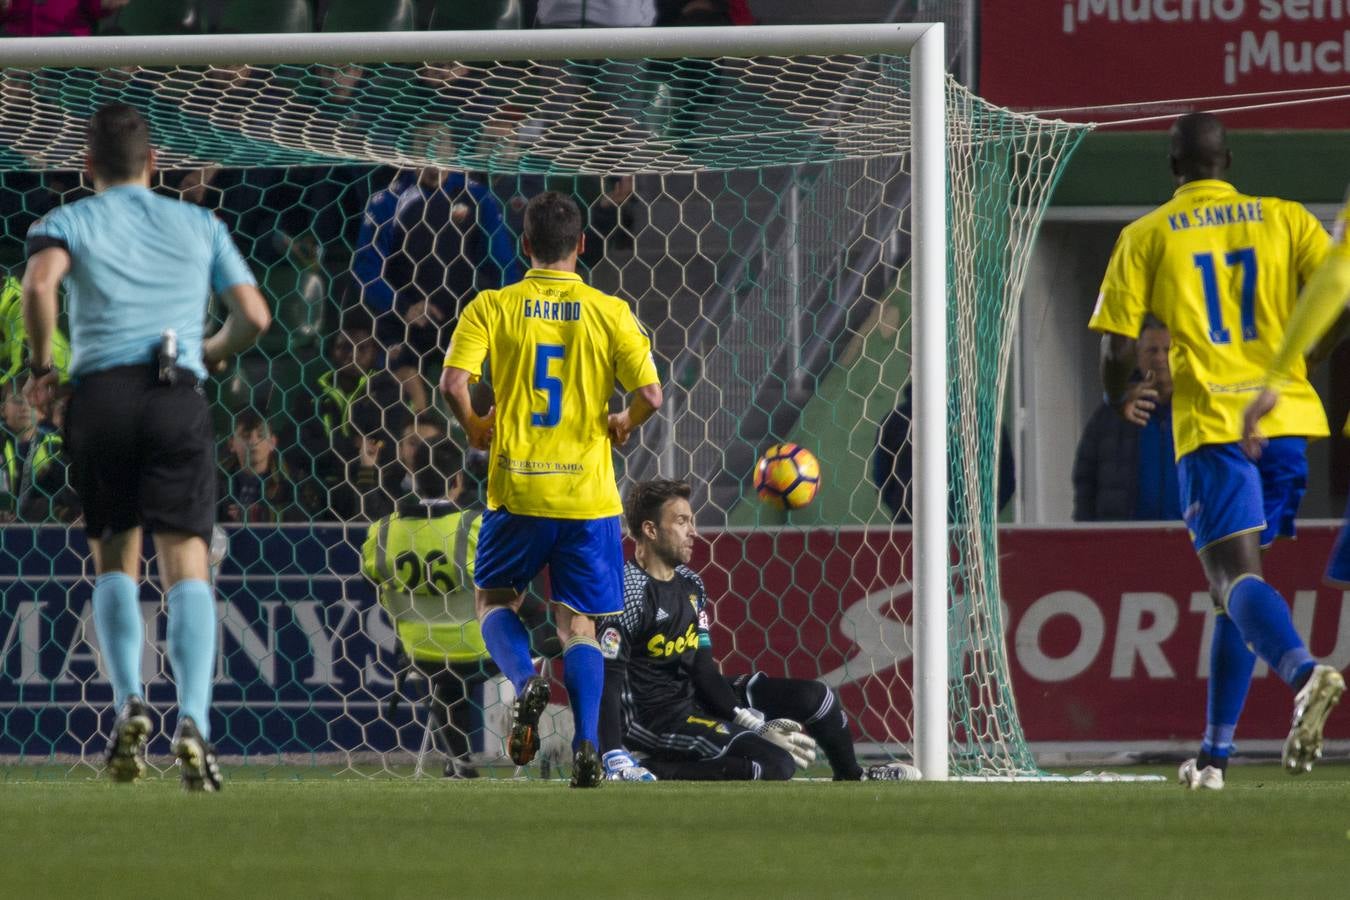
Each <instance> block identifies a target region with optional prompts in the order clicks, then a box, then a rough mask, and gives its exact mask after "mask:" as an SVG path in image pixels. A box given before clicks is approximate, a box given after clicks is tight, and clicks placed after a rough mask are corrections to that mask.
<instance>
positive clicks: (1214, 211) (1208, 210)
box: [1167, 200, 1266, 231]
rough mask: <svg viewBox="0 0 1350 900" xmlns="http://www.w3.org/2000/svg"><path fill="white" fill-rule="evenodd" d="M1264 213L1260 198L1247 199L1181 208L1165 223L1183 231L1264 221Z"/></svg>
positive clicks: (1175, 229) (1174, 229)
mask: <svg viewBox="0 0 1350 900" xmlns="http://www.w3.org/2000/svg"><path fill="white" fill-rule="evenodd" d="M1265 220H1266V218H1265V213H1264V212H1263V211H1262V209H1261V201H1260V200H1248V201H1246V202H1245V203H1216V204H1214V205H1213V206H1197V207H1196V208H1195V209H1193V210H1191V211H1190V212H1187V211H1186V210H1184V209H1183V210H1182V211H1181V212H1179V213H1176V214H1175V215H1170V216H1168V217H1167V224H1168V226H1169V227H1171V229H1172V230H1173V231H1185V230H1186V229H1188V228H1208V227H1209V226H1211V225H1233V224H1235V223H1237V222H1264V221H1265Z"/></svg>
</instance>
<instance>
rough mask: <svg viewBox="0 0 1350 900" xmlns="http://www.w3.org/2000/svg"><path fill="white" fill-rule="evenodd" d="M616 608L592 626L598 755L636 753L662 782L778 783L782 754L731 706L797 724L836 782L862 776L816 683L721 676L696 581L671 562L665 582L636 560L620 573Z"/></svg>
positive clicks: (835, 708) (783, 774)
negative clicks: (599, 665) (620, 599)
mask: <svg viewBox="0 0 1350 900" xmlns="http://www.w3.org/2000/svg"><path fill="white" fill-rule="evenodd" d="M623 594H624V608H623V612H622V613H620V614H619V615H618V616H612V617H607V618H604V619H601V620H600V621H599V623H597V626H596V634H597V637H598V639H599V642H600V650H601V652H602V653H603V654H604V657H605V692H604V698H603V700H602V702H601V711H600V742H601V744H602V745H603V747H602V749H604V750H613V749H617V748H620V747H625V746H626V747H628V748H629V749H636V750H642V751H644V753H645V754H646V762H645V763H644V764H645V765H646V766H647V767H648V768H649V769H651V770H652V771H653V772H655V773H656V775H657V777H658V778H662V779H715V780H733V779H754V778H764V779H786V778H791V777H792V774H793V772H794V771H795V764H794V763H793V761H792V757H791V756H790V755H789V754H788V752H787V751H786V750H783V749H782V748H781V747H778V746H777V745H775V744H773V743H771V742H769V741H767V740H765V739H764V738H762V737H760V736H758V735H757V734H755V733H754V732H752V731H749V730H747V729H745V728H742V727H741V726H739V725H737V724H735V722H734V721H733V720H734V719H735V717H736V708H737V707H753V708H754V709H757V710H758V711H759V712H760V713H762V714H764V715H765V716H767V717H769V718H778V717H782V718H791V719H795V720H796V721H798V722H800V723H802V725H803V726H804V729H805V730H806V731H807V733H809V734H811V736H812V737H814V738H815V739H816V741H817V742H819V743H820V745H821V747H822V748H823V749H824V750H825V752H826V755H827V756H828V757H829V759H830V762H831V765H832V766H833V767H834V769H835V774H836V777H843V778H850V779H856V778H858V777H860V776H861V773H862V770H861V769H860V768H859V767H858V764H857V760H856V759H855V758H854V755H853V742H852V738H851V736H850V735H849V733H848V726H847V724H845V722H844V718H843V712H842V710H840V709H839V705H838V702H837V700H836V699H835V697H834V693H833V692H832V691H831V690H830V689H829V688H827V687H826V686H825V685H823V684H821V683H820V682H817V681H806V680H802V679H795V678H768V677H766V676H764V675H762V674H758V673H757V674H755V675H753V676H741V677H740V678H737V679H736V680H735V681H734V682H732V681H728V680H727V679H726V678H725V677H723V675H722V673H721V671H720V670H719V669H718V666H717V660H716V658H715V657H714V656H713V652H712V636H711V634H710V633H709V630H708V624H709V617H708V609H707V602H708V599H707V592H706V591H705V590H704V587H703V580H702V579H701V578H699V577H698V575H697V574H695V573H694V571H693V570H692V569H689V568H688V567H686V566H679V567H678V568H676V570H675V575H674V577H673V578H671V579H670V580H669V581H658V580H656V579H655V578H652V577H651V576H650V575H648V574H647V572H646V571H645V570H643V569H642V568H641V567H640V566H638V565H637V563H635V562H631V561H630V562H629V563H627V564H626V565H625V566H624V571H623Z"/></svg>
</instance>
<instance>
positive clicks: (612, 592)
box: [473, 509, 623, 616]
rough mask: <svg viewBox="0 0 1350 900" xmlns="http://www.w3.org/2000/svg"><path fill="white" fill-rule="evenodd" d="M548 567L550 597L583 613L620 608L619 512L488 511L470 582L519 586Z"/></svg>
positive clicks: (605, 612) (488, 586)
mask: <svg viewBox="0 0 1350 900" xmlns="http://www.w3.org/2000/svg"><path fill="white" fill-rule="evenodd" d="M545 566H548V577H549V585H550V587H551V588H552V592H553V600H554V602H557V603H561V604H562V605H563V606H566V607H567V608H568V609H570V610H572V611H573V612H578V613H581V614H582V615H586V616H603V615H614V614H616V613H620V612H623V543H622V536H621V533H620V527H619V517H618V516H610V517H609V518H605V519H553V518H548V517H546V516H521V515H517V514H515V513H512V512H508V511H507V510H505V509H493V510H488V512H486V513H485V514H484V515H483V525H482V528H481V529H480V530H479V532H478V555H477V556H476V557H475V560H474V569H473V582H474V584H475V585H477V586H478V587H480V588H483V589H485V590H490V589H494V588H511V589H512V590H515V591H517V592H520V591H524V590H525V588H526V587H528V586H529V584H530V582H531V581H533V580H534V578H535V576H536V575H538V574H539V573H540V572H541V571H543V569H544V567H545Z"/></svg>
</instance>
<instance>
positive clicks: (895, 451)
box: [872, 384, 1017, 525]
mask: <svg viewBox="0 0 1350 900" xmlns="http://www.w3.org/2000/svg"><path fill="white" fill-rule="evenodd" d="M910 387H911V386H910V385H908V384H907V385H905V387H904V390H903V391H901V394H900V405H899V406H897V407H896V408H895V409H894V410H893V411H892V412H891V414H890V415H889V416H887V417H886V420H885V421H884V422H882V423H881V428H880V429H879V431H878V433H877V449H876V452H875V453H874V454H873V456H872V480H873V481H874V482H876V485H877V487H879V488H880V489H881V502H882V503H884V504H885V505H886V508H887V509H889V510H890V511H891V516H892V518H893V519H894V520H895V522H896V524H899V525H908V524H909V523H910V522H911V521H913V516H914V497H913V496H912V495H911V492H910V489H909V487H910V483H911V482H912V481H913V480H914V445H913V443H912V442H911V440H910V434H909V423H910V422H911V421H913V419H914V399H913V397H912V395H911V394H910ZM1015 490H1017V470H1016V466H1015V465H1014V464H1013V449H1012V438H1011V437H1009V436H1008V426H1007V425H1004V426H1003V427H1001V428H1000V429H999V453H998V511H1000V512H1001V511H1002V510H1003V508H1004V507H1005V506H1007V505H1008V501H1009V500H1011V499H1012V495H1013V492H1014V491H1015ZM955 497H956V495H955V494H954V493H953V492H952V491H950V490H949V491H948V492H947V516H948V518H949V519H950V520H952V521H956V520H957V518H958V514H959V511H958V510H957V508H956V506H955V504H954V502H953V501H954V500H955Z"/></svg>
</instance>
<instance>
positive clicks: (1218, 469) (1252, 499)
mask: <svg viewBox="0 0 1350 900" xmlns="http://www.w3.org/2000/svg"><path fill="white" fill-rule="evenodd" d="M1307 449H1308V439H1307V438H1304V437H1277V438H1271V439H1270V443H1268V444H1266V447H1265V449H1264V450H1263V451H1262V452H1261V458H1260V459H1259V460H1252V459H1251V458H1249V457H1248V456H1247V454H1245V453H1243V452H1242V448H1241V447H1240V446H1238V445H1237V444H1206V445H1204V446H1203V447H1199V448H1197V449H1195V450H1192V451H1191V452H1190V453H1187V454H1186V455H1185V456H1183V457H1182V458H1181V459H1180V460H1179V461H1178V462H1177V482H1178V486H1179V487H1180V489H1181V508H1182V518H1183V519H1185V520H1186V528H1187V529H1188V530H1189V531H1190V533H1191V542H1192V543H1194V544H1195V549H1197V550H1203V549H1205V548H1206V547H1208V546H1209V545H1211V544H1215V543H1218V542H1219V541H1222V540H1224V539H1225V538H1230V537H1233V536H1234V535H1238V534H1246V533H1247V532H1251V531H1259V532H1261V546H1262V547H1269V546H1270V545H1271V544H1273V543H1274V542H1275V539H1276V538H1277V537H1293V536H1294V517H1295V516H1296V515H1297V514H1298V505H1299V503H1300V502H1302V500H1303V491H1304V489H1305V488H1306V487H1307V485H1308V457H1307Z"/></svg>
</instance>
